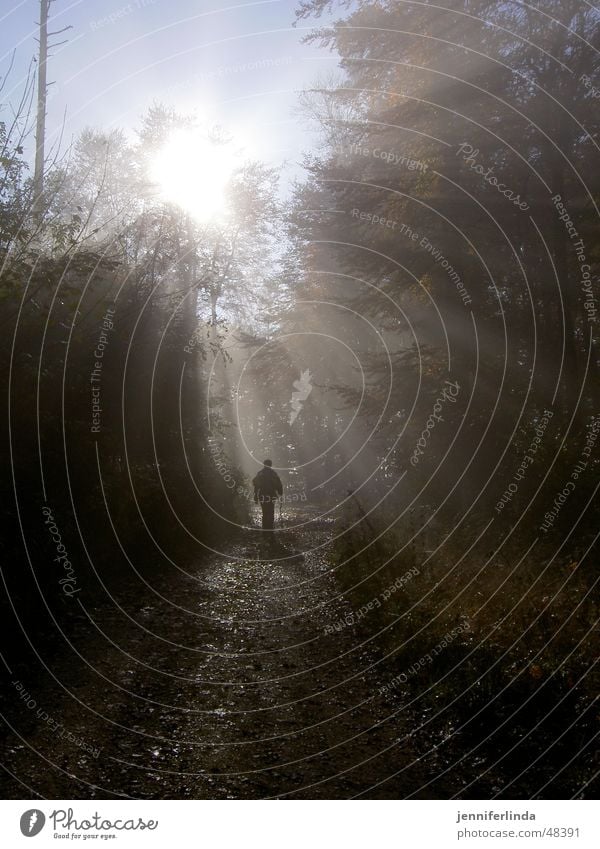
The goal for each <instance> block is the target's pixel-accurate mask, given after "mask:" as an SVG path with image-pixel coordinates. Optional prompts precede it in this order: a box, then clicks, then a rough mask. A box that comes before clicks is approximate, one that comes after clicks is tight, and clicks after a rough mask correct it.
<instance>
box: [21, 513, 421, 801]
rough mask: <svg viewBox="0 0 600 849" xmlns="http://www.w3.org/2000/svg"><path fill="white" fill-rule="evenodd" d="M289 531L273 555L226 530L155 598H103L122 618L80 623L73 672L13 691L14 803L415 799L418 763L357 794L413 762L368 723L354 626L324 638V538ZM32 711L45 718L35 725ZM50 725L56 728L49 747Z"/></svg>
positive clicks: (364, 669) (367, 689) (249, 537)
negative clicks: (25, 698) (222, 545)
mask: <svg viewBox="0 0 600 849" xmlns="http://www.w3.org/2000/svg"><path fill="white" fill-rule="evenodd" d="M302 518H303V519H304V521H305V522H306V524H305V525H304V527H302V528H297V529H290V530H283V531H281V532H280V533H278V534H277V535H276V538H275V540H276V541H275V542H274V543H271V544H268V543H265V542H263V541H261V540H260V536H261V535H260V533H259V532H257V531H250V530H248V531H243V532H240V533H239V534H238V535H237V537H236V539H235V540H234V541H232V542H231V543H230V544H229V545H228V546H227V548H226V552H225V554H224V555H223V554H222V555H217V554H212V555H209V556H208V557H207V558H205V559H204V560H203V562H202V563H201V565H199V566H198V567H197V568H196V569H192V570H189V574H185V573H184V572H183V571H176V570H173V569H171V570H169V571H168V572H166V573H164V574H163V575H162V576H161V578H160V581H159V582H158V583H156V582H155V583H154V590H155V591H151V590H149V589H146V588H144V592H143V593H140V590H139V586H140V584H139V582H136V584H135V588H134V587H133V586H132V587H131V588H129V590H128V591H126V592H125V593H122V594H121V595H120V597H119V598H118V599H117V601H118V603H119V604H120V605H121V607H122V608H123V612H121V611H120V610H119V609H118V607H117V606H116V604H115V605H112V606H111V607H110V608H108V609H106V610H104V611H100V610H98V611H95V612H94V611H88V613H89V616H90V620H94V622H95V624H91V622H88V623H87V625H86V627H85V628H82V636H81V639H79V640H78V639H77V638H75V639H74V641H73V643H74V645H75V646H76V648H77V651H78V652H79V653H80V655H81V657H82V658H85V661H84V660H82V659H81V658H79V657H78V656H77V655H76V654H74V653H73V652H72V651H70V652H69V656H68V657H66V656H63V657H62V658H61V659H60V661H59V662H58V663H56V662H55V663H54V664H53V671H54V672H55V674H56V676H57V678H59V680H60V681H61V682H62V684H63V686H64V688H65V689H62V688H61V687H59V686H58V685H57V684H56V682H54V681H53V680H52V679H51V678H50V677H48V679H47V680H46V681H45V682H40V680H39V678H38V677H37V676H36V680H35V681H33V680H31V681H26V680H24V681H23V684H24V685H25V686H26V687H27V688H28V690H29V691H30V692H31V694H32V696H33V697H34V698H35V701H36V704H37V708H36V709H32V710H29V711H28V710H27V709H26V708H25V707H23V706H21V715H20V719H18V720H15V723H16V725H17V727H18V728H19V729H20V730H21V731H22V737H23V739H22V740H20V739H18V738H17V737H15V738H13V739H11V740H10V741H9V748H8V759H7V761H5V763H6V765H7V767H8V769H10V771H11V772H12V773H13V774H16V775H18V776H19V777H20V779H21V780H22V781H23V782H24V783H25V785H26V786H27V787H28V788H30V789H29V790H28V791H26V790H25V788H24V787H23V786H21V785H19V784H18V783H16V782H15V784H14V789H15V792H14V795H15V796H23V795H26V796H27V795H30V793H31V792H36V793H38V794H39V795H41V796H43V797H46V798H88V797H96V796H98V797H106V796H108V797H117V798H120V797H133V798H264V797H275V796H278V797H286V798H288V797H289V798H315V797H319V798H350V797H353V796H356V795H358V794H364V795H365V796H366V797H367V798H390V797H391V798H399V797H404V796H407V795H408V794H410V793H411V792H414V791H415V790H416V789H417V788H418V787H419V786H420V785H421V783H423V778H422V776H420V774H419V767H418V766H416V767H411V768H410V769H406V770H405V771H404V772H402V773H401V774H400V775H399V776H397V777H396V778H394V779H392V780H390V781H388V782H387V783H384V784H383V785H381V786H380V787H378V788H376V789H370V788H372V787H373V785H375V784H377V783H378V782H380V781H381V780H382V779H385V778H387V776H389V775H391V774H392V773H395V772H396V771H398V770H400V769H401V768H403V767H406V766H407V765H408V764H410V762H411V761H412V760H413V758H414V757H415V755H414V752H413V751H412V748H411V745H410V740H409V739H407V737H406V735H407V734H408V733H409V732H410V730H411V728H410V724H409V718H408V717H407V716H406V715H405V714H404V713H400V714H399V715H398V716H397V717H395V718H393V719H390V720H388V721H383V722H382V720H384V719H385V717H386V716H387V715H388V714H389V712H390V705H389V704H386V703H385V702H384V701H383V700H382V699H381V697H380V696H378V694H377V689H378V685H379V681H378V677H377V669H373V668H370V667H372V665H373V662H374V658H373V657H372V656H370V654H369V651H368V648H364V647H362V648H361V647H360V646H359V643H360V636H359V635H358V634H357V632H356V630H355V628H354V627H345V628H342V629H340V630H338V631H334V632H333V633H328V630H330V629H328V628H327V626H328V625H330V624H331V623H332V622H336V621H338V620H340V619H342V618H343V617H344V616H345V615H346V614H347V613H349V611H350V609H349V607H348V605H347V603H346V602H345V600H344V599H339V598H336V596H337V595H338V593H339V589H338V587H337V585H336V581H335V576H334V574H333V572H332V569H331V566H330V562H329V558H328V550H327V547H328V541H329V540H330V539H331V537H332V535H333V527H332V524H328V523H327V522H325V521H322V520H318V519H317V520H315V521H310V519H311V517H310V515H309V514H308V513H306V514H305V515H304V516H303V517H302ZM296 521H298V517H296ZM161 595H162V596H163V598H161V597H160V596H161ZM67 691H70V693H69V692H67ZM16 695H17V694H15V696H16ZM15 701H18V699H16V698H15V699H13V702H15ZM40 709H41V710H43V711H45V712H46V713H47V714H49V715H50V717H51V720H50V721H49V720H45V719H43V718H42V719H40V718H39V717H38V716H36V711H37V710H40ZM52 722H54V723H57V722H60V723H62V727H63V729H64V736H63V737H62V739H61V737H60V736H59V735H60V733H61V732H60V729H58V730H53V726H52ZM380 722H382V724H381V725H378V723H380ZM67 732H68V734H70V735H72V736H71V737H70V738H69V737H68V736H67ZM73 738H76V739H73ZM80 738H81V741H83V742H85V744H86V745H87V746H89V747H90V748H91V749H93V751H92V752H88V751H86V750H85V749H84V747H83V746H82V745H81V742H80ZM398 741H400V742H399V743H398ZM29 747H31V748H29ZM34 750H37V752H39V754H35V752H34ZM379 753H380V754H379ZM40 757H44V758H46V759H47V763H46V764H44V762H43V761H42V760H41V759H40Z"/></svg>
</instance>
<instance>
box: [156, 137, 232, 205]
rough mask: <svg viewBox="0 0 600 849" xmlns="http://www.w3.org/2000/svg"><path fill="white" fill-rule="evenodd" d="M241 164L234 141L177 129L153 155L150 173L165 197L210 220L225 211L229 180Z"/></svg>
mask: <svg viewBox="0 0 600 849" xmlns="http://www.w3.org/2000/svg"><path fill="white" fill-rule="evenodd" d="M240 164H241V161H240V157H239V153H236V151H234V150H233V149H232V146H231V144H218V143H214V142H211V141H210V140H208V139H206V138H204V137H203V136H202V135H201V134H200V133H199V132H198V131H194V130H178V131H176V132H174V133H173V134H172V136H171V138H170V139H169V141H168V142H167V143H166V144H165V146H164V147H163V148H162V149H161V150H160V151H159V152H158V153H157V154H156V155H155V156H154V159H153V160H152V162H151V165H150V177H151V179H152V180H153V181H154V182H155V183H157V184H158V186H159V190H160V194H161V196H162V197H163V199H164V200H166V201H169V202H171V203H176V204H177V205H178V206H180V207H181V208H182V209H185V210H186V211H187V212H189V213H190V215H193V216H194V217H195V218H197V219H198V220H199V221H208V220H209V219H211V218H214V217H217V216H218V215H219V214H220V213H222V212H223V210H224V208H225V201H226V189H227V184H228V182H229V180H230V178H231V175H232V173H233V171H234V170H235V169H236V168H238V167H239V166H240Z"/></svg>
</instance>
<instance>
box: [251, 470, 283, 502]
mask: <svg viewBox="0 0 600 849" xmlns="http://www.w3.org/2000/svg"><path fill="white" fill-rule="evenodd" d="M252 483H253V484H254V497H255V498H257V499H258V500H259V501H260V500H264V501H270V500H271V499H275V498H277V496H278V495H283V485H282V483H281V479H280V477H279V475H278V474H277V472H274V471H273V469H271V467H270V466H263V468H262V469H261V470H260V472H259V473H258V474H257V475H256V477H255V478H254V480H253V481H252Z"/></svg>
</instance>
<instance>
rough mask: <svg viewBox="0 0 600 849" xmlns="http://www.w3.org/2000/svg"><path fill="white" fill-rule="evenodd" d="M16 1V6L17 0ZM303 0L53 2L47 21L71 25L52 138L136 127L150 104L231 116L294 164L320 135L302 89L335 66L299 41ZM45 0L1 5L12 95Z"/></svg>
mask: <svg viewBox="0 0 600 849" xmlns="http://www.w3.org/2000/svg"><path fill="white" fill-rule="evenodd" d="M9 4H10V5H9ZM295 6H296V2H295V0H259V2H247V0H246V2H243V0H242V2H239V3H237V4H236V3H235V2H227V0H55V2H54V3H53V5H52V7H51V16H52V18H51V26H50V29H54V30H58V29H61V28H62V27H64V26H66V25H68V24H70V25H72V27H73V29H71V30H69V32H68V33H66V34H65V35H63V36H60V38H68V39H69V40H68V43H67V44H65V45H63V46H62V47H59V48H57V49H56V50H55V51H54V56H53V58H52V59H51V60H50V64H49V69H48V78H49V80H53V81H55V83H54V85H53V86H52V87H51V89H50V92H51V98H50V101H49V106H48V132H49V136H50V138H52V137H53V135H54V134H55V133H57V132H58V131H59V129H60V126H61V124H62V120H63V114H64V110H65V108H66V109H67V119H66V128H65V137H66V139H67V140H70V138H71V137H73V136H75V135H77V133H78V132H79V131H80V130H81V129H82V128H83V127H85V126H96V127H103V128H107V129H108V128H112V127H122V128H123V129H125V130H127V131H131V130H133V129H134V128H135V127H136V125H138V123H139V119H140V116H141V115H142V114H143V113H144V112H145V111H146V109H147V108H148V106H150V105H151V104H152V102H154V101H162V102H164V103H167V104H169V105H172V106H173V107H174V108H176V109H177V110H179V111H182V112H186V113H187V112H195V113H196V114H198V115H199V116H200V117H201V118H202V119H204V120H206V121H207V122H209V123H219V124H221V125H223V126H224V127H225V128H226V129H227V130H228V131H229V132H230V133H232V135H233V136H234V137H235V138H236V139H239V140H240V142H241V143H244V140H245V139H248V140H249V142H250V146H249V149H250V151H251V152H252V153H253V154H254V155H256V156H257V157H259V158H262V159H266V160H268V161H272V162H274V163H281V162H283V161H288V162H289V163H290V165H291V170H292V171H294V170H295V168H294V163H296V162H298V161H299V159H300V158H301V155H302V150H303V149H306V148H307V147H310V145H311V141H312V138H313V137H312V135H311V133H310V131H309V130H308V129H307V128H304V127H302V125H301V121H300V119H299V117H298V115H297V114H295V113H294V105H295V103H296V100H297V96H296V92H297V91H298V90H301V89H302V88H303V87H306V86H310V84H311V83H312V82H314V80H315V78H316V77H317V76H318V75H320V74H322V73H323V72H327V71H328V70H330V69H331V70H333V69H335V67H336V60H335V57H333V56H331V55H330V54H329V53H328V52H327V51H323V50H320V49H318V48H317V47H315V46H312V45H303V44H302V43H301V39H302V35H303V33H304V32H305V31H306V28H307V25H306V23H305V22H303V24H302V27H298V28H294V27H293V26H292V24H293V22H294V20H295V16H294V10H295ZM37 19H38V0H8V4H7V5H4V4H3V11H2V12H0V33H1V35H0V46H1V53H0V55H1V57H2V58H1V62H0V73H1V74H2V75H4V74H5V73H6V70H7V67H8V63H9V58H10V54H11V52H12V50H13V49H16V62H15V67H14V69H13V71H12V73H11V75H10V79H9V85H8V86H7V88H6V89H5V91H4V92H3V100H4V101H6V100H7V99H13V100H14V99H16V97H17V95H18V94H19V92H20V90H21V88H22V85H23V77H24V73H25V71H26V68H27V64H28V63H29V61H30V60H31V57H32V56H33V55H34V54H35V51H36V43H35V41H34V39H35V36H36V26H35V22H36V21H37Z"/></svg>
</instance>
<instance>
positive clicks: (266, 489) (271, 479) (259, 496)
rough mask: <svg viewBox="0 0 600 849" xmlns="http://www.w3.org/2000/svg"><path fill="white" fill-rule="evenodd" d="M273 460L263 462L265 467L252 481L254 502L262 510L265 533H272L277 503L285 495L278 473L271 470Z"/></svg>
mask: <svg viewBox="0 0 600 849" xmlns="http://www.w3.org/2000/svg"><path fill="white" fill-rule="evenodd" d="M272 465H273V461H272V460H263V467H262V469H261V470H260V472H259V473H258V474H257V475H256V477H255V478H253V480H252V484H253V486H254V501H255V502H256V503H257V504H260V506H261V510H262V528H263V531H272V530H273V525H274V523H275V503H276V501H277V499H278V498H280V497H281V496H282V495H283V484H282V483H281V478H280V477H279V475H278V474H277V472H276V471H275V470H274V469H273V468H271V467H272Z"/></svg>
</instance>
